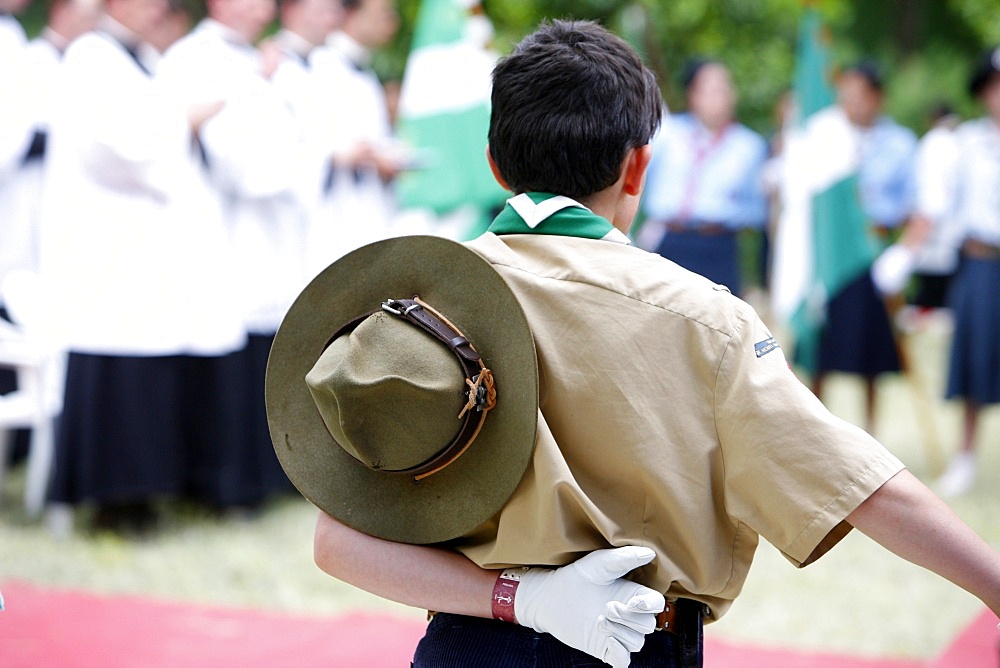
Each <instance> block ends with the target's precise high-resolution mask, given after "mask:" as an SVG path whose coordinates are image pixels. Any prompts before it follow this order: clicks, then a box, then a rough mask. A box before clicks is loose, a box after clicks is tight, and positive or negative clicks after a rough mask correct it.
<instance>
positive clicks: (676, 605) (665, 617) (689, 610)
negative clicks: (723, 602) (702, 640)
mask: <svg viewBox="0 0 1000 668" xmlns="http://www.w3.org/2000/svg"><path fill="white" fill-rule="evenodd" d="M704 609H705V606H704V605H703V604H702V603H699V602H698V601H693V600H691V599H687V598H679V599H676V600H674V601H670V600H668V601H667V605H666V607H665V608H664V609H663V612H661V613H660V614H658V615H657V616H656V630H657V631H666V632H667V633H673V634H674V635H681V633H682V627H684V626H686V625H692V624H694V625H700V624H701V618H702V614H703V610H704Z"/></svg>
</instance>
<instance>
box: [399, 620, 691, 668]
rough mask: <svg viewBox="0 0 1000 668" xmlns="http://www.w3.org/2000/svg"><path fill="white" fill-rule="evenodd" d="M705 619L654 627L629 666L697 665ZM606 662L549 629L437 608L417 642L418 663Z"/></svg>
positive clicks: (479, 667)
mask: <svg viewBox="0 0 1000 668" xmlns="http://www.w3.org/2000/svg"><path fill="white" fill-rule="evenodd" d="M702 649H703V637H702V626H701V618H700V617H696V618H695V619H692V622H691V623H688V624H684V625H683V628H680V633H678V634H673V633H667V632H666V631H655V632H653V633H650V634H648V635H647V636H646V642H645V644H643V646H642V650H641V651H639V652H635V653H633V654H632V663H631V668H674V667H677V668H680V667H684V668H689V667H691V668H694V667H700V666H701V665H702ZM606 665H607V664H605V663H604V662H603V661H601V660H600V659H596V658H594V657H592V656H590V655H589V654H585V653H584V652H581V651H579V650H576V649H573V648H572V647H568V646H567V645H564V644H562V643H561V642H559V641H558V640H556V639H555V638H554V637H552V636H551V635H549V634H548V633H537V632H535V631H534V630H532V629H530V628H527V627H525V626H518V625H516V624H511V623H509V622H500V621H495V620H491V619H480V618H478V617H465V616H462V615H449V614H444V613H438V614H437V615H435V616H434V619H432V620H431V623H430V625H428V627H427V633H426V634H425V635H424V637H423V639H421V641H420V643H419V644H418V645H417V650H416V653H415V654H414V656H413V663H412V666H413V667H414V668H467V667H468V668H471V667H473V666H474V667H475V668H529V667H530V668H569V667H573V668H584V667H593V668H600V667H601V666H606Z"/></svg>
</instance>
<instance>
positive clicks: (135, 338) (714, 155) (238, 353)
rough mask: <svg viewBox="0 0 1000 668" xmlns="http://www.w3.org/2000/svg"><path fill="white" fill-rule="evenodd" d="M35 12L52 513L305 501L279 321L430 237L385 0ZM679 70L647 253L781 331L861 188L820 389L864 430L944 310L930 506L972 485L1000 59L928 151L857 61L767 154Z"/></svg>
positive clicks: (834, 299) (652, 178) (31, 108)
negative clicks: (285, 415) (277, 378)
mask: <svg viewBox="0 0 1000 668" xmlns="http://www.w3.org/2000/svg"><path fill="white" fill-rule="evenodd" d="M456 1H458V0H456ZM28 2H30V0H0V62H2V63H3V66H2V67H0V90H3V91H4V95H5V104H4V105H3V107H4V108H3V121H4V122H3V126H2V129H0V309H3V308H4V299H3V295H4V292H3V290H2V288H3V286H4V285H5V284H7V283H9V281H10V280H11V279H12V277H17V276H19V275H22V274H24V273H25V272H26V273H29V274H30V275H32V276H34V277H35V278H36V281H37V283H36V288H37V293H36V294H37V298H38V300H39V302H40V303H42V304H44V308H38V309H33V315H34V317H35V318H36V319H37V321H38V322H36V323H35V324H36V325H38V329H39V330H40V331H45V332H46V333H47V336H48V337H50V340H52V341H56V342H58V345H59V346H60V347H61V348H62V349H64V350H66V351H68V357H67V360H66V367H65V374H64V383H63V384H64V390H63V407H62V414H61V417H60V420H59V422H58V431H57V438H56V457H55V466H54V469H53V474H52V479H51V483H50V485H49V491H48V499H49V501H50V502H52V503H58V504H69V505H71V506H77V505H80V504H89V505H92V506H93V507H94V508H95V512H94V521H95V523H96V525H97V526H99V527H107V528H112V529H123V528H124V529H130V528H139V529H141V528H143V527H148V526H149V525H151V524H152V523H155V520H156V506H155V503H154V502H155V501H156V500H158V499H161V498H168V499H169V498H191V499H194V500H196V501H197V502H199V503H204V504H206V505H208V506H210V507H212V508H215V509H219V510H223V511H224V510H227V509H233V508H238V509H254V508H258V507H260V506H261V504H263V503H265V502H266V501H267V500H268V499H269V498H270V497H272V496H273V495H276V494H281V493H284V492H287V491H290V490H291V487H290V484H289V483H288V480H287V478H286V477H285V476H284V474H283V472H282V471H281V469H280V466H279V465H278V462H277V459H276V458H275V456H274V453H273V449H272V446H271V440H270V435H269V433H268V428H267V421H266V416H265V413H264V397H263V386H264V382H263V378H264V374H265V372H266V363H267V355H268V351H269V348H270V344H271V341H272V339H273V336H274V334H275V332H276V331H277V328H278V326H279V324H280V322H281V319H282V317H283V315H284V313H285V311H286V309H287V308H288V306H289V305H290V304H291V302H292V300H293V299H294V298H295V296H296V295H297V294H298V293H299V291H300V290H301V289H302V288H303V287H304V286H305V285H306V283H307V282H308V281H309V280H310V279H311V278H312V277H313V276H315V275H316V274H317V273H318V272H320V271H321V270H322V269H323V268H324V267H326V266H327V265H328V264H329V263H330V262H332V261H334V260H336V259H337V258H339V257H340V256H342V255H343V254H345V253H347V252H350V251H351V250H352V249H355V248H358V247H360V246H362V245H364V244H366V243H369V242H372V241H376V240H378V239H382V238H386V237H389V236H395V235H400V234H410V233H414V232H425V231H426V228H422V227H420V228H418V227H414V226H412V225H410V224H409V223H408V222H403V221H411V220H412V218H411V217H406V216H400V215H399V213H400V212H399V207H398V205H397V201H396V197H395V195H394V184H395V182H396V180H397V177H399V176H400V174H401V173H403V172H405V171H406V170H408V169H411V168H414V167H417V166H418V165H417V161H416V160H415V158H414V155H413V153H412V152H411V151H410V150H409V149H408V148H407V147H406V146H405V145H404V144H402V143H401V142H400V141H399V140H398V139H397V138H396V135H395V133H394V128H393V119H394V111H395V107H394V104H393V100H394V97H393V92H394V89H392V88H389V95H388V96H387V89H386V88H385V87H384V86H383V85H382V84H381V83H380V82H379V80H378V78H377V77H376V76H375V74H374V72H373V71H372V69H371V57H372V53H373V51H375V50H377V49H379V48H380V47H382V46H385V45H386V44H387V43H388V42H389V41H390V40H391V39H392V38H393V36H394V35H395V33H396V31H397V29H398V27H399V18H398V16H397V14H396V10H395V7H394V6H393V3H392V0H282V1H281V2H280V5H276V4H275V1H274V0H207V6H206V8H207V16H206V17H205V18H204V19H200V20H198V21H195V19H194V18H193V16H192V15H191V14H190V13H189V11H188V7H187V6H186V5H184V4H182V3H180V2H174V1H173V0H51V4H49V5H48V6H47V16H48V23H47V25H46V26H45V28H44V30H43V31H42V32H41V34H39V35H38V36H37V37H36V38H34V39H32V40H30V41H28V40H27V39H26V37H25V33H24V31H23V29H22V27H21V25H20V24H19V22H18V21H17V19H16V15H17V14H18V13H19V12H20V11H22V10H23V9H24V8H25V5H26V4H27V3H28ZM460 4H462V5H463V6H467V7H468V8H469V9H470V11H471V10H472V9H474V6H476V5H478V3H477V2H460ZM275 19H277V20H278V22H279V23H280V29H279V30H278V31H277V32H275V33H274V34H271V35H268V36H267V37H266V38H262V36H263V35H264V33H265V31H266V30H267V29H268V28H269V26H271V25H272V23H273V22H274V21H275ZM681 78H682V84H683V86H684V89H685V91H686V101H687V109H686V110H684V111H683V112H678V113H673V114H671V115H669V116H668V117H667V120H666V121H665V122H664V124H663V126H662V128H661V129H660V131H659V133H658V135H657V138H656V140H655V146H654V153H653V161H652V163H651V165H650V168H649V173H648V177H647V186H646V196H645V199H644V202H643V206H642V214H641V215H642V224H641V225H639V226H637V232H636V235H635V236H636V243H637V244H639V245H640V246H642V247H643V248H646V249H647V250H650V251H653V252H657V253H660V254H661V255H663V256H664V257H667V258H669V259H671V260H673V261H675V262H677V263H679V264H681V265H682V266H685V267H687V268H689V269H691V270H693V271H696V272H698V273H701V274H703V275H705V276H707V277H708V278H710V279H712V280H714V281H716V282H718V283H720V284H722V285H725V286H727V287H728V288H729V289H730V290H731V291H732V292H734V293H735V294H738V295H744V296H746V295H749V294H750V293H752V292H753V291H755V290H759V291H764V292H768V291H770V292H772V293H774V294H775V296H776V302H775V312H776V313H777V314H778V315H783V311H782V306H781V305H780V304H778V301H780V300H777V293H778V292H779V290H778V289H776V288H777V287H778V286H781V285H785V284H786V283H787V282H789V281H791V279H790V278H787V276H788V275H789V274H788V273H787V272H788V269H787V268H785V267H786V262H787V258H788V257H791V258H793V259H794V257H795V251H790V250H788V249H789V248H792V246H790V245H788V244H787V243H785V242H783V241H782V235H783V234H786V233H785V232H784V230H785V229H786V228H787V229H793V228H792V223H791V222H789V218H790V217H793V216H795V215H798V214H799V213H801V211H800V205H801V204H802V202H803V201H804V197H805V195H804V194H803V193H805V194H808V195H809V196H810V197H811V196H814V195H816V194H818V193H820V192H821V191H823V190H824V189H825V188H826V187H827V186H830V185H833V184H837V183H840V182H843V181H844V180H845V179H854V181H851V183H852V184H856V187H855V188H854V190H853V191H852V192H854V193H856V196H855V197H854V199H855V200H856V202H855V204H856V206H858V207H860V211H861V215H863V219H864V225H865V229H866V234H867V238H868V239H869V240H870V241H872V243H874V244H876V245H877V253H875V254H874V255H873V256H872V257H871V258H870V262H869V265H870V266H866V267H865V271H862V272H860V273H859V274H857V276H856V277H855V278H854V279H853V280H851V281H850V282H849V283H848V284H846V285H844V286H841V287H840V288H839V290H838V291H837V292H836V294H830V295H826V296H825V298H826V316H825V322H824V327H823V332H822V336H821V338H820V341H819V347H818V357H817V364H816V367H815V372H814V373H813V374H812V380H813V384H814V388H813V389H814V390H815V391H816V393H817V395H819V396H820V397H822V391H823V378H824V376H825V374H826V373H828V372H847V373H852V374H858V375H860V376H862V377H863V378H865V379H866V380H867V381H868V388H869V392H868V397H869V400H868V419H869V424H868V425H867V426H868V427H869V428H871V416H872V415H873V413H874V379H875V378H876V377H878V376H879V375H881V374H883V373H887V372H895V371H900V370H901V369H902V368H903V363H902V360H901V359H900V357H899V354H898V352H897V350H898V346H897V344H896V339H895V338H894V337H895V334H896V330H898V328H899V326H900V323H902V322H903V321H904V320H905V321H906V322H907V323H909V325H908V326H912V325H913V323H914V322H915V321H916V320H919V319H920V318H922V317H925V316H926V314H927V313H948V314H950V320H949V322H954V334H953V337H954V351H953V353H952V357H951V360H950V372H949V380H948V388H947V393H948V396H949V397H955V398H962V399H964V400H965V402H966V406H967V413H966V414H967V419H966V428H965V433H964V435H963V439H962V452H961V453H960V454H959V455H958V456H957V457H956V458H955V459H954V461H953V462H952V464H951V466H950V468H949V470H948V472H946V473H945V475H944V477H943V479H942V480H941V481H940V486H941V490H940V491H942V492H943V493H946V494H948V493H951V494H958V493H961V492H962V491H964V490H966V489H968V487H969V486H970V485H971V484H972V482H973V480H974V477H975V457H974V445H975V441H976V424H977V417H978V411H979V408H980V407H981V406H983V405H985V404H990V403H996V402H1000V347H998V345H997V341H998V340H1000V336H998V335H1000V332H998V329H1000V302H998V301H997V300H994V299H990V298H989V297H987V295H990V294H991V292H992V290H993V289H996V288H997V287H998V286H1000V50H998V51H993V52H991V53H990V54H987V55H986V56H984V57H983V59H982V61H980V62H978V63H975V64H974V67H973V68H972V74H971V78H970V82H969V91H970V94H971V95H973V96H974V97H976V98H978V99H979V100H980V101H981V102H982V103H983V105H984V108H985V113H986V115H985V116H984V117H983V118H982V119H978V120H969V121H966V122H964V123H962V122H960V119H958V118H957V117H956V116H955V115H954V113H953V112H952V111H951V110H950V109H949V108H948V107H947V106H946V105H941V106H939V107H936V108H935V109H933V110H931V115H930V122H929V125H928V128H927V130H926V134H924V135H923V136H922V137H920V138H919V139H918V137H917V136H916V135H915V134H914V132H912V131H911V130H909V129H907V128H904V127H902V126H901V125H899V124H897V123H896V122H894V121H893V120H892V119H891V118H890V117H889V116H888V115H887V114H886V113H885V112H884V110H883V108H882V106H883V89H884V85H885V82H884V80H883V73H882V72H881V71H880V69H879V67H878V66H877V65H875V64H874V63H872V62H870V61H862V62H859V63H856V64H853V65H851V66H849V67H846V68H844V69H843V70H842V71H841V72H840V75H839V77H838V80H837V98H836V100H835V101H833V103H832V104H830V105H829V106H828V107H827V108H825V109H823V110H821V111H820V112H819V113H816V114H813V115H811V116H810V117H809V118H808V119H806V118H802V117H801V114H800V115H799V116H798V120H797V121H796V120H794V119H795V118H796V109H795V106H796V105H795V102H794V101H792V100H790V99H783V100H781V101H780V102H779V104H778V105H777V110H778V112H777V113H778V114H779V117H780V119H781V126H782V128H783V130H782V131H780V132H778V133H776V134H775V135H774V136H773V137H770V138H767V139H765V138H764V137H762V136H761V135H759V134H758V133H756V132H754V131H753V130H751V129H749V128H748V127H746V126H744V125H742V124H741V123H740V122H739V121H738V120H737V119H736V116H735V109H736V99H737V98H736V87H735V86H734V83H733V82H732V81H731V79H730V75H729V72H728V70H727V68H726V66H725V65H724V63H723V62H722V61H721V60H716V59H711V58H706V59H699V60H695V61H692V62H691V63H689V64H688V66H687V67H685V68H684V70H683V72H681ZM482 141H483V144H484V145H485V136H483V139H482ZM748 234H749V235H753V237H754V238H755V239H756V240H757V242H758V243H757V244H756V245H755V246H754V261H753V262H751V263H750V264H751V265H753V266H756V267H758V271H756V272H753V274H752V275H747V266H748V263H747V261H746V253H745V250H744V249H745V247H746V244H745V243H743V242H744V241H745V240H746V238H747V237H748ZM453 236H460V235H453ZM817 241H819V240H817ZM779 266H780V267H781V268H779ZM9 306H13V304H11V305H9ZM10 310H11V313H7V311H5V310H0V316H4V317H10V318H14V315H15V314H14V313H13V309H10ZM15 319H16V318H15Z"/></svg>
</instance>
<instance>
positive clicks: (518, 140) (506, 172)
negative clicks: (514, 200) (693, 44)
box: [489, 21, 663, 199]
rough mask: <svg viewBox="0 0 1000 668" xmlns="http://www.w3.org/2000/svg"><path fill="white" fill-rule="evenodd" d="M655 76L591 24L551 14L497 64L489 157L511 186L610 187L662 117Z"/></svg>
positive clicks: (568, 190) (562, 191)
mask: <svg viewBox="0 0 1000 668" xmlns="http://www.w3.org/2000/svg"><path fill="white" fill-rule="evenodd" d="M662 109H663V101H662V97H661V95H660V91H659V89H658V87H657V85H656V78H655V77H654V76H653V73H652V72H650V71H649V70H648V69H647V68H646V67H645V66H644V65H643V63H642V60H641V59H640V58H639V56H638V55H637V54H636V53H635V51H633V50H632V48H631V47H629V46H628V44H626V43H625V42H624V41H623V40H621V39H620V38H618V37H616V36H615V35H613V34H612V33H610V32H608V31H607V30H606V29H604V28H602V27H601V26H599V25H598V24H596V23H593V22H589V21H553V22H551V23H544V24H542V26H541V27H540V28H539V29H538V30H537V31H535V32H534V33H532V34H531V35H529V36H528V37H526V38H525V39H524V40H523V41H522V42H521V43H520V44H519V45H518V46H517V47H516V48H515V50H514V52H513V53H511V54H510V55H509V56H507V57H506V58H503V59H502V60H501V61H500V62H499V63H498V64H497V66H496V68H495V69H494V70H493V109H492V114H491V117H490V130H489V145H490V154H491V155H492V157H493V161H494V162H495V163H496V166H497V169H498V171H499V172H500V175H501V176H502V177H503V178H504V180H505V181H506V182H507V185H508V186H509V187H510V188H511V190H513V191H514V192H515V193H522V192H529V191H537V192H548V193H553V194H557V195H565V196H567V197H573V198H578V199H579V198H583V197H586V196H588V195H592V194H594V193H596V192H598V191H601V190H603V189H605V188H607V187H609V186H611V185H612V184H614V183H615V182H616V181H617V180H618V177H619V174H620V172H621V167H622V162H623V160H624V159H625V156H626V154H627V153H628V151H629V150H631V149H633V148H639V147H641V146H645V145H646V144H648V143H649V141H650V139H652V137H653V134H654V133H655V132H656V129H657V127H659V124H660V117H661V114H662Z"/></svg>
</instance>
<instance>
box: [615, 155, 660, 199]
mask: <svg viewBox="0 0 1000 668" xmlns="http://www.w3.org/2000/svg"><path fill="white" fill-rule="evenodd" d="M652 157H653V147H652V145H651V144H646V145H645V146H641V147H639V148H634V149H632V150H631V151H629V154H628V157H627V158H626V159H625V183H624V185H623V187H622V190H624V192H625V194H626V195H633V196H635V195H641V194H642V188H643V186H644V185H645V182H646V168H647V167H649V160H650V158H652Z"/></svg>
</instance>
